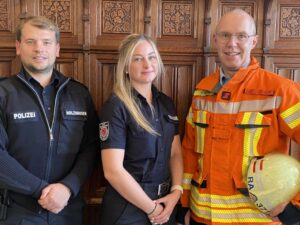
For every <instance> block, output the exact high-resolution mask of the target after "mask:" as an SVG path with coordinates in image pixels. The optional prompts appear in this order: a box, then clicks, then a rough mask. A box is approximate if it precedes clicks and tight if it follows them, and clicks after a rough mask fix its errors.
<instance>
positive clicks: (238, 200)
mask: <svg viewBox="0 0 300 225" xmlns="http://www.w3.org/2000/svg"><path fill="white" fill-rule="evenodd" d="M191 200H193V201H194V202H195V203H196V204H197V205H205V206H210V207H214V208H226V209H228V208H236V207H250V208H253V207H254V205H253V203H252V202H251V200H250V198H248V197H245V196H244V195H242V194H238V195H230V196H221V195H210V194H204V193H200V192H199V191H198V189H197V187H194V186H193V188H192V192H191Z"/></svg>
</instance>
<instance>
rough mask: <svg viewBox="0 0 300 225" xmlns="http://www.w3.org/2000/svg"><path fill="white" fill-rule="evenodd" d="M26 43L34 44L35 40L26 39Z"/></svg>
mask: <svg viewBox="0 0 300 225" xmlns="http://www.w3.org/2000/svg"><path fill="white" fill-rule="evenodd" d="M25 43H26V44H27V45H33V43H34V41H33V40H26V41H25Z"/></svg>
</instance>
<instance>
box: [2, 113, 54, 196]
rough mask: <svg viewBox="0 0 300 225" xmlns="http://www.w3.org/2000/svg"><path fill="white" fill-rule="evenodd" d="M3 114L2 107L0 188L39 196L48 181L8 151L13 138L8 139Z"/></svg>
mask: <svg viewBox="0 0 300 225" xmlns="http://www.w3.org/2000/svg"><path fill="white" fill-rule="evenodd" d="M3 115H4V114H3V111H2V110H1V109H0V188H4V189H8V190H11V191H14V192H17V193H22V194H25V195H31V196H33V197H35V198H39V197H40V194H41V191H42V189H43V188H44V187H46V186H47V185H48V183H47V182H46V181H44V180H41V179H40V178H38V177H36V176H34V175H33V174H32V173H30V172H29V171H27V170H26V169H25V168H24V167H23V166H22V165H21V164H20V163H19V162H18V161H17V160H15V159H14V158H13V157H11V156H10V154H9V153H8V151H7V148H8V146H9V141H13V140H8V135H7V132H6V129H5V118H4V116H3Z"/></svg>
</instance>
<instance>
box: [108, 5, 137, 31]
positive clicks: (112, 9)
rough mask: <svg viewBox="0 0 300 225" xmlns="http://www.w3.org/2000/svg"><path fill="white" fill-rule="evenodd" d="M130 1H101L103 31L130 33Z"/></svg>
mask: <svg viewBox="0 0 300 225" xmlns="http://www.w3.org/2000/svg"><path fill="white" fill-rule="evenodd" d="M132 7H133V6H132V2H122V1H103V33H131V32H132V18H133V9H132Z"/></svg>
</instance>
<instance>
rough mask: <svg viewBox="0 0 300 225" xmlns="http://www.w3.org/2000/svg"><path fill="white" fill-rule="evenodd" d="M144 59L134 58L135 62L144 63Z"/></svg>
mask: <svg viewBox="0 0 300 225" xmlns="http://www.w3.org/2000/svg"><path fill="white" fill-rule="evenodd" d="M142 61H143V58H142V57H133V62H137V63H138V62H142Z"/></svg>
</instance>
